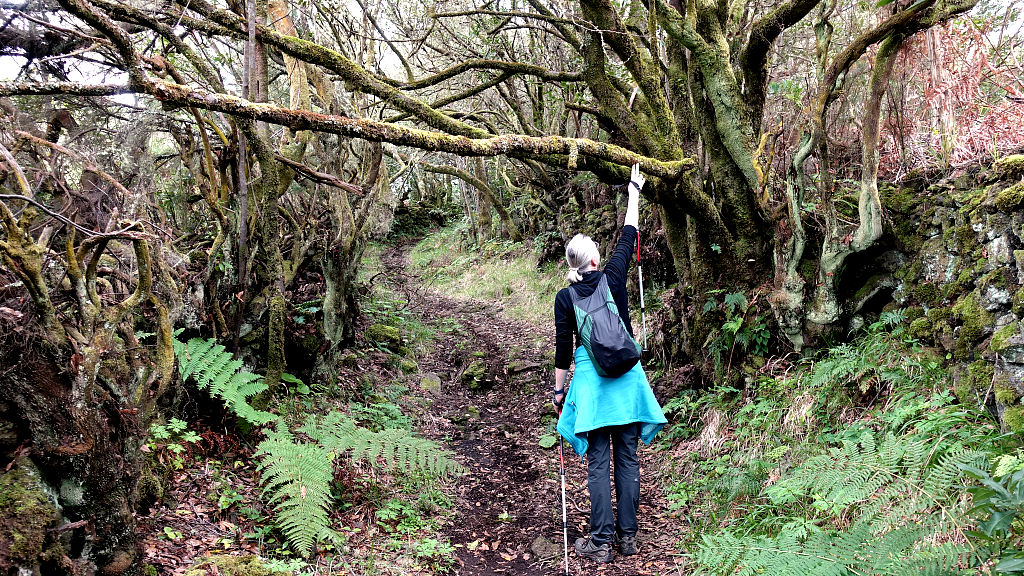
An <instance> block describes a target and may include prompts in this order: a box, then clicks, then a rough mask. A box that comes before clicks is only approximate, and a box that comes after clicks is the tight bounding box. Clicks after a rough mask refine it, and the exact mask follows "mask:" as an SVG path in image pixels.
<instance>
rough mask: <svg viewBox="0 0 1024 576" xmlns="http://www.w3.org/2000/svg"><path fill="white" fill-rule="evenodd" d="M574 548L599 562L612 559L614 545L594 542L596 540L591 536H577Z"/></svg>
mask: <svg viewBox="0 0 1024 576" xmlns="http://www.w3.org/2000/svg"><path fill="white" fill-rule="evenodd" d="M573 548H575V549H576V553H577V554H579V555H580V556H582V557H583V558H587V559H588V560H595V561H597V562H611V561H612V545H611V544H609V543H607V542H606V543H604V544H594V541H593V540H591V539H590V538H589V537H587V538H577V539H576V544H575V545H574V546H573Z"/></svg>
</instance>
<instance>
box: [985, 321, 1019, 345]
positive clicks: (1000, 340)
mask: <svg viewBox="0 0 1024 576" xmlns="http://www.w3.org/2000/svg"><path fill="white" fill-rule="evenodd" d="M1018 328H1019V323H1018V322H1010V323H1009V324H1007V325H1006V326H1003V327H1002V328H1000V329H999V330H996V333H995V334H993V335H992V341H991V342H990V343H989V345H988V347H989V349H990V350H992V351H993V352H1002V351H1003V350H1005V349H1006V341H1007V340H1009V339H1010V337H1011V336H1013V335H1014V334H1016V333H1017V330H1018Z"/></svg>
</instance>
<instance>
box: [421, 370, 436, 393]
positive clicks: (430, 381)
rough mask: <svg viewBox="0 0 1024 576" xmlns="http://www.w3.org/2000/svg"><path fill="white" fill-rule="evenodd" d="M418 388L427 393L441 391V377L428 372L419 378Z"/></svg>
mask: <svg viewBox="0 0 1024 576" xmlns="http://www.w3.org/2000/svg"><path fill="white" fill-rule="evenodd" d="M420 388H423V389H424V390H428V391H436V390H440V389H441V377H440V376H438V375H437V374H434V373H433V372H428V373H426V374H424V375H423V376H421V377H420Z"/></svg>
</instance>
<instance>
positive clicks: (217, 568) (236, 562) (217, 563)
mask: <svg viewBox="0 0 1024 576" xmlns="http://www.w3.org/2000/svg"><path fill="white" fill-rule="evenodd" d="M208 574H220V576H276V575H281V576H291V575H292V574H293V572H292V571H291V570H279V569H275V568H271V567H269V566H267V565H266V563H265V562H264V561H263V559H262V558H260V557H259V556H226V555H220V554H218V555H214V556H208V557H206V558H204V559H203V560H201V561H199V562H197V563H196V564H194V565H193V566H192V567H191V568H189V569H188V571H187V572H185V576H207V575H208Z"/></svg>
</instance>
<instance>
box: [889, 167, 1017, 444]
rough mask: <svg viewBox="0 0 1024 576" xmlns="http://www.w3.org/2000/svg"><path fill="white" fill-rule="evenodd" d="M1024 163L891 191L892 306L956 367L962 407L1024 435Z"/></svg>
mask: <svg viewBox="0 0 1024 576" xmlns="http://www.w3.org/2000/svg"><path fill="white" fill-rule="evenodd" d="M1022 177H1024V156H1022V155H1016V156H1008V157H1005V158H1003V159H1002V160H999V161H997V162H996V163H995V164H994V165H993V166H992V167H990V168H984V169H981V168H979V169H973V170H967V171H965V172H964V173H961V174H960V175H958V176H956V177H951V178H947V179H944V180H940V181H938V182H937V183H934V182H933V183H929V182H927V179H926V178H917V179H916V184H915V179H914V178H908V179H907V181H908V182H911V184H908V185H906V187H904V188H902V189H896V188H889V189H887V190H886V191H885V193H884V196H885V200H884V202H885V204H886V208H887V214H888V215H889V217H890V219H891V226H892V230H893V233H894V236H895V239H896V247H897V250H898V252H899V253H901V254H902V256H903V257H904V258H901V260H902V265H901V266H900V267H899V268H898V269H896V271H895V272H894V273H893V275H892V278H891V280H892V282H891V284H890V285H891V286H892V287H893V292H892V299H893V301H892V303H891V304H890V306H891V307H902V308H905V309H906V312H907V321H908V323H909V333H910V335H911V336H912V337H914V338H917V339H918V340H919V341H920V342H921V343H922V344H924V345H927V346H935V347H936V348H938V349H939V350H940V352H942V353H944V354H945V355H946V358H947V359H949V360H950V369H951V372H952V374H953V378H954V390H955V392H956V395H957V396H958V397H959V398H960V400H961V401H962V402H965V403H971V404H976V405H978V404H982V405H985V406H988V407H989V408H990V409H993V410H994V411H995V412H996V413H997V414H998V415H999V417H1000V420H1001V422H1002V423H1003V427H1004V428H1005V429H1007V430H1010V431H1014V432H1021V433H1024V405H1022V402H1021V398H1022V397H1024V332H1022V322H1021V321H1022V320H1024V289H1022V285H1024V182H1022Z"/></svg>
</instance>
